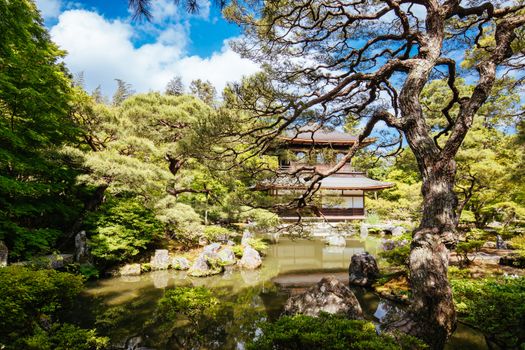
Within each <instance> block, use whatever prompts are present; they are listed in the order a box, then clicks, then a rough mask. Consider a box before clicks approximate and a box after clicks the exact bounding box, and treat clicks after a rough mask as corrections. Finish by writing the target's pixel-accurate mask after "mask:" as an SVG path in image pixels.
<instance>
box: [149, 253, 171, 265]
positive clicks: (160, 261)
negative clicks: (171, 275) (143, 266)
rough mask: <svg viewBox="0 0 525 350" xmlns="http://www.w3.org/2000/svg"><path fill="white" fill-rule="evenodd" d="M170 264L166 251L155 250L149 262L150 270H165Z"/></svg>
mask: <svg viewBox="0 0 525 350" xmlns="http://www.w3.org/2000/svg"><path fill="white" fill-rule="evenodd" d="M170 263H171V259H170V256H169V252H168V250H167V249H156V250H155V255H153V256H152V257H151V261H150V265H151V269H152V270H167V269H168V267H169V266H170Z"/></svg>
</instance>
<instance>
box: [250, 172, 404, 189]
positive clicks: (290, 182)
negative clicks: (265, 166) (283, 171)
mask: <svg viewBox="0 0 525 350" xmlns="http://www.w3.org/2000/svg"><path fill="white" fill-rule="evenodd" d="M309 184H310V182H309V181H304V180H303V179H301V178H292V177H279V178H277V179H274V180H272V181H266V182H264V183H262V184H261V186H260V187H264V188H282V189H302V188H306V187H307V186H308V185H309ZM392 186H394V184H393V183H390V182H382V181H377V180H374V179H370V178H368V177H366V176H365V175H364V174H360V173H356V174H352V175H344V176H343V175H332V176H328V177H325V178H324V179H322V180H321V189H327V190H363V191H375V190H382V189H385V188H390V187H392Z"/></svg>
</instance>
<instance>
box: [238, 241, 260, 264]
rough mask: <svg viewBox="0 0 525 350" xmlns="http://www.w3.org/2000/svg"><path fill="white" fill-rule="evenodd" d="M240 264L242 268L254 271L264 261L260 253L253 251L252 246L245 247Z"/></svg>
mask: <svg viewBox="0 0 525 350" xmlns="http://www.w3.org/2000/svg"><path fill="white" fill-rule="evenodd" d="M238 264H239V266H240V267H242V268H245V269H248V270H254V269H256V268H258V267H259V266H261V264H262V259H261V256H260V255H259V252H258V251H256V250H255V249H253V248H252V247H251V246H250V245H245V246H244V251H243V253H242V258H241V260H239V262H238Z"/></svg>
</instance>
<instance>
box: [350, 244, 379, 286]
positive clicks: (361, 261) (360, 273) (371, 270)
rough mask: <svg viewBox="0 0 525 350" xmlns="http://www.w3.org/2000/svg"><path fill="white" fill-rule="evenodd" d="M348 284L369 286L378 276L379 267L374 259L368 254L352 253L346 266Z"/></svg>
mask: <svg viewBox="0 0 525 350" xmlns="http://www.w3.org/2000/svg"><path fill="white" fill-rule="evenodd" d="M348 274H349V281H350V284H353V285H357V286H369V285H371V284H372V283H373V282H374V281H375V280H376V278H377V277H378V276H379V268H378V267H377V262H376V259H375V258H374V257H373V256H372V255H370V254H368V253H366V252H365V253H361V254H354V255H352V260H351V261H350V266H349V267H348Z"/></svg>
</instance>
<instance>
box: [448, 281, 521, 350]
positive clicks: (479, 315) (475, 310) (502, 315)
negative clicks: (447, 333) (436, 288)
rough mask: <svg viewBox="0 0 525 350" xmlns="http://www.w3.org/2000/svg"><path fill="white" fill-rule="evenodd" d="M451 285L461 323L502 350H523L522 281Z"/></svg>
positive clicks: (455, 282) (465, 282)
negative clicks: (480, 333)
mask: <svg viewBox="0 0 525 350" xmlns="http://www.w3.org/2000/svg"><path fill="white" fill-rule="evenodd" d="M451 283H452V288H453V291H454V294H453V295H454V302H455V304H456V308H457V311H458V314H459V316H460V318H461V319H463V320H464V321H466V322H468V323H470V324H473V325H475V326H476V327H478V328H480V329H481V331H482V332H483V333H485V334H486V335H487V336H488V338H489V339H491V340H493V341H494V342H496V343H497V344H499V345H500V346H502V347H503V348H505V349H517V348H523V347H525V332H523V330H524V329H525V303H524V302H523V301H524V300H525V277H519V278H500V279H494V278H492V279H483V280H476V281H471V280H463V279H459V280H452V281H451Z"/></svg>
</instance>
